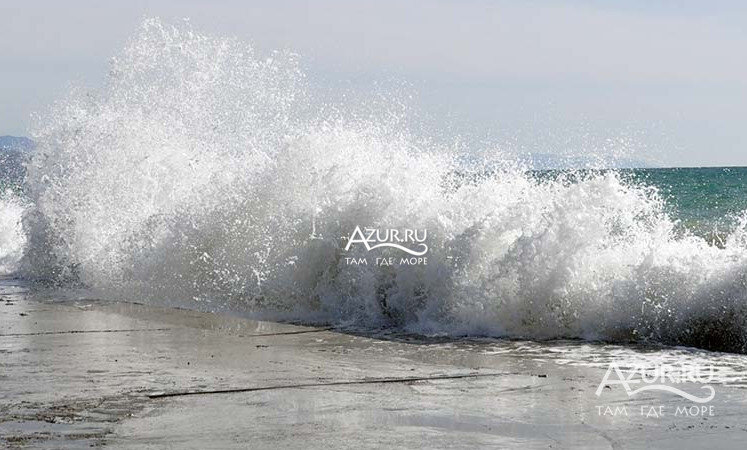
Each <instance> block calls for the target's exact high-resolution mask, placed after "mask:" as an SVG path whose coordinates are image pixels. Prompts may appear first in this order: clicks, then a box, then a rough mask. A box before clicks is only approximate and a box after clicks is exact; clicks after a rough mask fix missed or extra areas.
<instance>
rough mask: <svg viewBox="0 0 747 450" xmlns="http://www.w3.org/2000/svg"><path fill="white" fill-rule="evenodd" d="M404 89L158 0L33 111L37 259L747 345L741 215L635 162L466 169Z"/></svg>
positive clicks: (479, 325) (67, 268)
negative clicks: (178, 18)
mask: <svg viewBox="0 0 747 450" xmlns="http://www.w3.org/2000/svg"><path fill="white" fill-rule="evenodd" d="M394 103H395V104H393V105H392V107H391V109H388V110H387V109H386V108H383V109H382V111H381V113H380V114H379V115H375V114H374V115H370V114H369V115H359V114H352V113H351V114H347V113H346V110H345V108H344V107H343V106H342V105H340V106H335V105H327V104H324V103H323V102H320V101H316V100H314V99H313V96H312V95H311V93H310V92H309V89H308V88H307V86H306V82H305V77H304V72H303V70H302V69H301V68H300V67H299V64H298V62H297V58H296V57H295V56H294V55H293V54H291V53H285V52H278V53H274V54H272V55H270V56H269V57H267V56H263V57H260V56H258V55H257V54H255V52H254V51H253V49H252V47H251V46H250V45H249V44H246V43H243V42H239V41H236V40H232V39H224V38H216V37H211V36H206V35H202V34H200V33H199V32H196V31H194V30H192V29H191V28H190V27H189V26H188V25H186V24H180V25H177V26H172V25H167V24H164V23H161V22H160V21H159V20H156V19H148V20H146V21H144V22H143V24H142V25H141V27H140V29H139V31H138V32H137V33H136V35H135V36H134V37H133V38H132V39H131V41H130V42H129V44H128V45H127V46H126V48H125V49H124V51H123V52H122V54H121V55H119V56H118V57H117V58H116V59H114V60H113V62H112V65H111V70H110V72H109V75H108V78H107V81H106V84H105V86H104V88H103V89H101V90H99V91H95V92H91V91H83V90H81V91H74V92H71V93H70V95H69V96H68V97H67V98H65V99H62V100H60V101H59V102H58V103H57V104H56V105H54V107H53V108H52V109H51V111H50V113H49V114H48V116H47V117H45V118H44V119H43V120H42V121H40V123H39V125H38V127H37V129H36V130H34V133H33V137H34V139H35V140H36V141H37V144H38V147H37V151H36V153H35V154H34V157H33V159H32V161H31V162H30V163H29V165H28V168H27V179H26V186H25V189H26V194H27V196H28V201H29V202H30V203H31V204H32V205H33V206H30V207H28V208H26V209H25V213H24V218H23V229H24V233H25V234H24V237H23V239H24V242H25V244H24V245H25V253H24V256H23V257H22V261H20V264H21V273H22V274H23V276H24V277H26V278H29V279H34V280H37V281H39V282H44V283H52V284H55V285H57V286H60V287H72V286H85V287H86V288H87V289H90V290H91V291H92V292H93V293H94V294H95V295H98V296H101V297H104V298H110V299H123V300H136V301H148V302H158V303H166V304H172V305H181V306H186V307H194V308H201V309H209V310H221V311H233V312H237V313H255V314H261V315H262V316H264V317H280V318H286V319H288V318H290V319H296V320H302V321H307V322H321V323H330V324H334V325H343V326H356V327H365V328H376V327H389V328H396V329H402V330H405V331H413V332H418V333H427V334H447V335H454V336H459V335H465V334H466V335H491V336H512V337H529V338H538V339H545V338H559V337H563V338H586V339H607V340H614V341H638V340H653V341H657V342H666V343H677V344H687V345H696V346H701V347H706V348H716V349H726V350H736V351H744V350H745V348H747V347H746V346H745V343H746V342H747V311H745V305H746V304H747V302H746V301H747V251H746V250H747V232H746V231H745V229H746V223H745V220H741V221H739V220H737V225H736V226H734V227H733V228H732V229H731V230H730V231H729V232H728V234H727V235H726V236H725V237H724V239H723V245H720V246H715V245H711V243H709V242H708V241H707V240H706V239H703V238H702V237H699V236H696V235H694V234H692V233H687V232H685V233H683V232H682V231H681V230H678V228H677V223H676V221H675V220H673V219H672V218H671V217H670V215H669V213H668V211H667V209H666V208H665V207H664V202H663V201H662V198H661V196H660V194H659V192H658V191H657V190H656V189H654V188H650V187H646V186H645V185H643V184H634V183H630V182H628V181H627V180H626V177H624V176H623V175H622V174H620V173H618V172H614V171H609V172H594V171H591V172H587V173H582V174H575V175H573V176H571V175H568V174H562V173H560V174H557V175H556V176H552V177H537V176H533V175H531V174H530V173H528V172H527V171H526V170H525V169H526V167H520V166H518V165H516V164H512V163H510V162H509V161H506V160H502V159H500V158H496V159H491V160H487V159H486V160H485V161H483V162H482V164H483V166H482V168H481V167H480V166H479V165H478V166H477V167H475V166H474V165H473V166H472V167H471V168H470V169H465V167H464V166H463V165H462V164H461V163H460V158H459V155H457V154H456V153H455V152H453V151H450V149H449V148H448V147H442V146H439V145H437V144H434V143H432V142H430V141H429V140H428V139H424V138H422V137H417V138H416V137H415V136H414V135H413V134H412V133H411V132H410V131H409V129H408V127H407V125H406V123H407V122H408V121H407V117H403V116H402V114H404V113H403V112H402V109H401V108H399V107H398V106H397V105H396V102H394ZM361 117H364V118H361ZM486 168H489V169H490V170H486ZM3 201H5V200H3ZM3 211H4V212H3V217H5V214H6V212H5V208H3ZM9 211H10V209H9ZM21 211H22V210H21ZM18 214H20V212H19V213H18ZM737 219H738V218H737ZM3 220H5V219H3ZM735 220H736V219H735ZM356 226H361V227H374V228H381V229H421V230H427V234H428V241H427V245H428V248H429V251H428V254H427V257H428V263H427V265H417V266H383V267H381V266H376V265H373V264H370V262H371V260H372V259H373V258H372V257H373V256H381V257H386V256H393V257H399V256H401V254H400V253H397V250H396V249H389V248H383V249H377V250H374V251H372V252H371V253H367V252H366V250H365V248H363V246H360V245H359V246H354V247H352V248H351V249H350V250H349V251H347V252H346V251H344V248H345V246H346V240H345V238H346V237H349V236H350V235H351V233H352V231H353V230H354V229H355V227H356ZM0 227H2V229H3V231H2V232H3V233H5V231H4V230H5V225H2V226H0ZM8 229H12V227H9V228H8ZM0 239H6V238H5V235H4V234H3V235H0ZM6 240H7V239H6ZM0 242H5V241H0ZM374 252H376V254H375V255H374V254H373V253H374ZM365 256H368V257H369V258H368V259H369V265H367V266H366V265H350V264H347V263H346V259H345V258H346V257H348V258H349V257H365ZM15 259H18V258H15ZM0 264H7V263H3V262H1V261H0ZM13 264H14V265H17V262H14V263H13Z"/></svg>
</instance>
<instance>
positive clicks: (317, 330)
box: [239, 327, 334, 337]
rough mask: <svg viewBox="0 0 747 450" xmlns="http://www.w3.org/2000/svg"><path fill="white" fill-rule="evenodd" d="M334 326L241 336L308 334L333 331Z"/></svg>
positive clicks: (244, 335)
mask: <svg viewBox="0 0 747 450" xmlns="http://www.w3.org/2000/svg"><path fill="white" fill-rule="evenodd" d="M331 330H334V328H332V327H329V328H316V329H313V330H300V331H280V332H277V333H264V334H240V335H239V337H265V336H284V335H286V334H306V333H321V332H322V331H331Z"/></svg>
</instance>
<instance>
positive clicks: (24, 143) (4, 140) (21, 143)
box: [0, 136, 34, 151]
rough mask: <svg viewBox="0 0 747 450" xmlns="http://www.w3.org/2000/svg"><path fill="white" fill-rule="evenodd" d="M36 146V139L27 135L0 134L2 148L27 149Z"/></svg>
mask: <svg viewBox="0 0 747 450" xmlns="http://www.w3.org/2000/svg"><path fill="white" fill-rule="evenodd" d="M33 148H34V141H32V140H31V139H29V138H27V137H22V136H21V137H19V136H0V150H20V151H27V150H31V149H33Z"/></svg>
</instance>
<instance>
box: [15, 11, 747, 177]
mask: <svg viewBox="0 0 747 450" xmlns="http://www.w3.org/2000/svg"><path fill="white" fill-rule="evenodd" d="M741 3H742V2H738V1H709V2H700V1H687V0H684V1H656V0H651V1H643V0H631V1H627V2H613V1H592V0H575V1H565V2H559V1H541V0H536V1H487V0H464V1H456V0H455V1H445V0H441V1H424V0H412V1H407V2H401V1H390V0H378V1H346V0H331V1H327V0H320V1H314V2H310V1H290V0H287V1H286V0H275V1H261V0H260V1H252V2H245V1H239V0H236V1H229V0H225V1H220V0H218V1H197V0H181V1H175V0H163V1H144V0H130V1H119V2H114V1H112V2H100V1H77V0H68V1H65V2H57V1H41V0H39V1H34V0H26V1H24V2H18V1H7V0H0V105H2V108H0V135H4V134H10V135H25V134H27V133H28V126H29V124H30V122H31V120H30V117H31V115H32V114H33V113H34V112H41V111H43V110H44V109H45V108H47V105H49V104H50V103H51V102H53V101H54V100H55V99H56V98H59V97H61V96H62V95H64V93H65V92H66V91H67V90H68V89H70V86H72V85H81V84H82V85H85V86H91V87H96V86H98V85H100V84H101V83H102V81H103V79H104V77H105V74H106V72H107V67H108V63H109V60H110V58H111V57H112V56H114V55H116V54H117V53H118V52H119V51H120V50H121V48H122V47H123V46H124V44H125V42H126V40H127V38H128V37H129V36H131V35H132V34H133V33H134V31H135V29H136V27H137V25H138V23H139V22H140V21H141V20H142V19H143V17H146V16H157V17H161V18H162V19H163V20H164V21H177V20H182V19H184V18H189V19H190V21H191V22H192V24H193V26H194V27H195V28H196V29H198V30H203V31H205V32H207V33H210V34H216V35H224V36H235V37H238V38H240V39H244V40H248V41H251V42H252V43H253V44H254V45H255V47H256V48H257V49H258V50H259V51H260V52H270V51H272V50H274V49H290V50H292V51H294V52H297V53H298V54H300V56H301V61H302V65H303V66H304V67H305V69H306V71H307V72H308V74H309V78H310V79H311V80H312V82H313V83H315V84H317V85H319V86H321V87H323V88H324V89H327V90H335V89H337V88H343V87H344V89H357V90H360V91H361V92H365V91H367V90H371V89H373V87H374V86H380V85H381V84H382V83H383V84H386V83H391V82H392V80H396V83H395V84H397V83H406V84H407V86H408V89H410V90H411V91H412V92H413V93H414V95H413V98H414V100H413V103H414V108H415V109H416V110H417V111H419V114H421V115H422V116H423V117H427V118H428V120H430V121H432V122H433V123H434V124H436V125H437V126H438V127H439V128H440V129H447V130H449V132H450V133H453V134H454V135H459V136H464V137H465V139H466V140H468V141H474V142H490V143H492V144H494V145H497V146H498V147H501V148H505V149H507V150H509V151H519V152H527V151H528V152H539V153H558V154H570V153H573V154H578V153H583V152H619V153H622V154H626V155H629V156H631V157H634V158H639V159H643V160H645V161H648V162H650V163H652V164H656V165H663V166H721V165H742V166H747V137H746V134H745V132H744V128H745V123H746V122H747V121H746V120H745V119H747V58H745V49H747V5H743V4H741Z"/></svg>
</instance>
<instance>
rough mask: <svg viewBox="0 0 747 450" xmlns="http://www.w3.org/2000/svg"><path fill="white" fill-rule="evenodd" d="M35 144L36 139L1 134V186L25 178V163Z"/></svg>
mask: <svg viewBox="0 0 747 450" xmlns="http://www.w3.org/2000/svg"><path fill="white" fill-rule="evenodd" d="M34 146H35V144H34V141H32V140H31V139H29V138H26V137H16V136H0V186H2V185H4V184H5V183H8V182H9V183H11V184H15V183H19V182H20V181H21V180H23V177H24V175H25V173H26V168H25V167H24V165H23V163H24V162H25V161H26V158H27V157H28V155H29V152H30V151H31V150H33V149H34Z"/></svg>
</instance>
